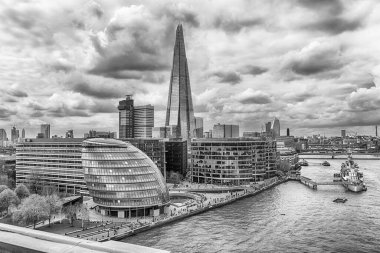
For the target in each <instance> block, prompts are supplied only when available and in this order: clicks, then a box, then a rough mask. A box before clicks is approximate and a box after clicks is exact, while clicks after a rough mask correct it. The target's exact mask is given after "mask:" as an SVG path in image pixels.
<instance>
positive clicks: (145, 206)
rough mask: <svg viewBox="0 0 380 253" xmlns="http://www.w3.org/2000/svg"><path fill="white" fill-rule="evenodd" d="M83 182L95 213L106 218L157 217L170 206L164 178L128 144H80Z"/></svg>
mask: <svg viewBox="0 0 380 253" xmlns="http://www.w3.org/2000/svg"><path fill="white" fill-rule="evenodd" d="M82 164H83V168H84V179H85V181H86V184H87V188H88V190H89V194H90V196H92V197H93V201H94V203H96V204H97V205H98V207H97V210H98V211H99V212H100V213H101V214H103V215H108V216H115V217H119V218H130V217H140V216H157V215H159V214H161V213H164V212H165V206H167V205H168V204H169V201H170V200H169V192H168V190H167V187H166V183H165V179H164V177H163V176H162V174H161V172H160V170H159V169H158V168H157V166H156V164H155V163H154V162H153V161H152V160H151V159H150V158H149V157H148V156H147V155H146V154H144V152H142V151H141V150H139V149H138V148H136V147H135V146H133V145H132V144H130V143H128V142H123V141H120V140H115V139H102V138H94V139H87V140H85V141H83V149H82Z"/></svg>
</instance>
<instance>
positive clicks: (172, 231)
mask: <svg viewBox="0 0 380 253" xmlns="http://www.w3.org/2000/svg"><path fill="white" fill-rule="evenodd" d="M307 160H308V161H309V164H310V166H308V167H303V168H302V171H301V172H302V175H303V176H306V177H309V178H311V179H313V180H315V181H332V179H333V173H334V172H335V173H338V172H339V170H340V164H341V163H342V161H343V160H341V159H334V160H331V159H329V160H328V161H329V162H330V164H331V167H323V166H321V165H320V163H321V162H323V160H322V159H307ZM357 162H358V164H359V166H360V170H361V171H362V172H363V173H364V180H365V183H366V185H367V187H368V191H367V192H362V193H352V192H348V191H346V190H345V189H344V188H343V186H340V185H335V186H318V190H312V189H310V188H308V187H307V186H305V185H303V184H301V183H299V182H287V183H284V184H281V185H279V186H276V187H274V188H272V189H269V190H267V191H266V192H263V193H260V194H258V195H256V196H253V197H250V198H246V199H242V200H239V201H237V202H235V203H233V204H231V205H227V206H224V207H221V208H218V209H215V210H212V211H209V212H206V213H203V214H200V215H196V216H192V217H190V218H188V219H185V220H182V221H179V222H176V223H172V224H169V225H167V226H163V227H160V228H156V229H153V230H150V231H147V232H144V233H141V234H138V235H135V236H132V237H128V238H125V239H123V240H122V241H124V242H128V243H133V244H139V245H144V246H149V247H154V248H158V249H165V250H170V251H171V252H380V240H379V238H380V160H358V161H357ZM337 197H345V198H347V199H348V201H347V202H346V203H344V204H342V203H334V202H333V200H334V199H335V198H337Z"/></svg>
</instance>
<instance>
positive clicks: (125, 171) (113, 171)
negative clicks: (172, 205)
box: [84, 166, 154, 175]
mask: <svg viewBox="0 0 380 253" xmlns="http://www.w3.org/2000/svg"><path fill="white" fill-rule="evenodd" d="M84 173H85V174H88V175H145V174H152V173H154V171H153V170H152V168H151V167H148V166H146V167H135V168H107V169H104V168H87V167H85V168H84Z"/></svg>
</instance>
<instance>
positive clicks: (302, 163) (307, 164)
mask: <svg viewBox="0 0 380 253" xmlns="http://www.w3.org/2000/svg"><path fill="white" fill-rule="evenodd" d="M298 164H299V165H301V166H309V163H308V162H307V161H306V160H305V159H302V161H300V162H298Z"/></svg>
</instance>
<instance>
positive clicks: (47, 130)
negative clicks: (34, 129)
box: [41, 124, 50, 139]
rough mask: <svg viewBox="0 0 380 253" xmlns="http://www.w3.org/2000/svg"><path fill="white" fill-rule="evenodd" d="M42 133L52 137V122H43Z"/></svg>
mask: <svg viewBox="0 0 380 253" xmlns="http://www.w3.org/2000/svg"><path fill="white" fill-rule="evenodd" d="M41 133H42V134H43V136H44V137H43V138H45V139H49V138H50V124H42V125H41Z"/></svg>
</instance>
